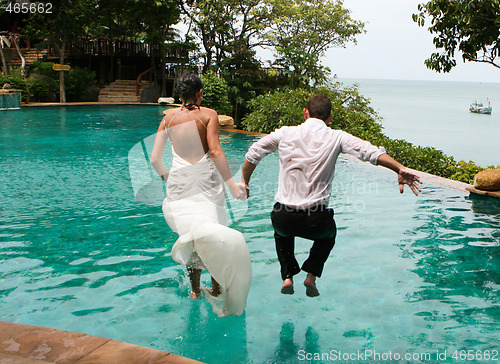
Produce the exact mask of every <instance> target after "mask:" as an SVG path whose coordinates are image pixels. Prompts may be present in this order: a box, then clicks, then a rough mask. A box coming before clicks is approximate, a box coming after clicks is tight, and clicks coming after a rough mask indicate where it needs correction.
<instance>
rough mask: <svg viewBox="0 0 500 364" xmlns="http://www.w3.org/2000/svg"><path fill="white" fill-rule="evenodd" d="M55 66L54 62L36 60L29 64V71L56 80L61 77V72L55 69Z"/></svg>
mask: <svg viewBox="0 0 500 364" xmlns="http://www.w3.org/2000/svg"><path fill="white" fill-rule="evenodd" d="M53 66H54V62H45V61H35V62H33V63H32V64H31V65H30V66H29V73H30V74H32V73H36V74H38V75H43V76H47V77H50V78H53V79H54V80H56V79H57V78H58V77H59V72H57V71H54V70H53V69H52V67H53Z"/></svg>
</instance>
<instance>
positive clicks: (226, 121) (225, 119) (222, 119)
mask: <svg viewBox="0 0 500 364" xmlns="http://www.w3.org/2000/svg"><path fill="white" fill-rule="evenodd" d="M219 125H220V126H233V125H234V119H233V118H232V117H230V116H227V115H219Z"/></svg>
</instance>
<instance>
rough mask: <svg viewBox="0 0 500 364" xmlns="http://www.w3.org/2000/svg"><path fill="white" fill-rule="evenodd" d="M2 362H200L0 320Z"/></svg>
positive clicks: (175, 363)
mask: <svg viewBox="0 0 500 364" xmlns="http://www.w3.org/2000/svg"><path fill="white" fill-rule="evenodd" d="M0 363H13V364H18V363H23V364H36V363H78V364H123V363H127V364H144V363H151V364H196V363H201V362H199V361H196V360H193V359H188V358H185V357H182V356H179V355H176V354H172V353H169V352H166V351H161V350H156V349H152V348H148V347H144V346H139V345H134V344H129V343H126V342H122V341H118V340H113V339H108V338H104V337H99V336H92V335H87V334H82V333H76V332H70V331H63V330H57V329H52V328H47V327H41V326H32V325H24V324H16V323H11V322H5V321H0Z"/></svg>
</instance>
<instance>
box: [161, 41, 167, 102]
mask: <svg viewBox="0 0 500 364" xmlns="http://www.w3.org/2000/svg"><path fill="white" fill-rule="evenodd" d="M160 63H161V65H160V66H161V96H162V97H165V96H167V71H166V70H165V42H162V43H161V44H160Z"/></svg>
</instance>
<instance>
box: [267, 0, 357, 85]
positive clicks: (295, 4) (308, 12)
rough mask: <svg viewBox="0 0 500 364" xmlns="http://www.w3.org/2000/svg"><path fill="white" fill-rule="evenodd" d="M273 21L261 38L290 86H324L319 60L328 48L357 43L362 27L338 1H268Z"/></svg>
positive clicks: (323, 69)
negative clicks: (288, 79) (286, 74)
mask: <svg viewBox="0 0 500 364" xmlns="http://www.w3.org/2000/svg"><path fill="white" fill-rule="evenodd" d="M269 1H272V5H273V9H274V11H273V12H274V14H275V18H274V20H273V22H272V24H271V26H270V28H269V30H268V31H267V32H266V34H265V35H264V36H265V38H266V39H267V40H268V43H269V44H270V45H271V46H273V47H274V49H275V51H276V62H275V64H277V65H278V66H281V67H284V68H285V70H286V71H287V72H288V73H289V75H290V78H291V83H292V85H293V86H296V87H298V86H305V87H307V86H310V83H313V84H316V85H318V84H322V83H324V82H325V81H326V80H327V78H328V75H329V71H330V70H329V69H328V68H326V67H323V66H322V65H321V62H320V59H321V58H322V57H323V56H324V55H325V53H326V51H327V50H328V49H329V48H331V47H345V45H346V44H347V43H348V42H354V43H356V38H355V37H356V35H357V34H360V33H362V32H363V31H364V30H363V28H364V24H363V23H362V22H360V21H357V20H354V19H352V18H351V16H350V11H349V10H348V9H346V8H344V7H343V3H342V1H341V0H269Z"/></svg>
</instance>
